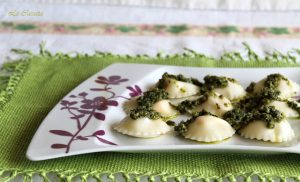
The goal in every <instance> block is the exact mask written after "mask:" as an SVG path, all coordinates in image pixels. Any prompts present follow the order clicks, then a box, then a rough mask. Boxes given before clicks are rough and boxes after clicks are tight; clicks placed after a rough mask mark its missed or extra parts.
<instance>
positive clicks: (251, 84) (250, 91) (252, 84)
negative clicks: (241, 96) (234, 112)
mask: <svg viewBox="0 0 300 182" xmlns="http://www.w3.org/2000/svg"><path fill="white" fill-rule="evenodd" d="M255 85H256V83H255V82H251V83H250V85H249V86H248V87H247V88H246V92H248V93H253V91H254V86H255Z"/></svg>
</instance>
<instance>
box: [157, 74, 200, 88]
mask: <svg viewBox="0 0 300 182" xmlns="http://www.w3.org/2000/svg"><path fill="white" fill-rule="evenodd" d="M168 79H173V80H177V81H182V82H187V83H192V84H194V85H197V86H199V87H202V86H203V83H202V82H200V81H199V80H197V79H196V78H187V77H184V76H183V75H182V74H179V75H172V74H169V73H167V72H166V73H164V74H163V75H162V77H161V79H159V81H158V84H157V88H160V89H163V88H165V87H166V85H167V84H168V82H167V80H168Z"/></svg>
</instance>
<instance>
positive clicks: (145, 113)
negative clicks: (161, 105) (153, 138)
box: [130, 107, 162, 120]
mask: <svg viewBox="0 0 300 182" xmlns="http://www.w3.org/2000/svg"><path fill="white" fill-rule="evenodd" d="M130 117H131V118H132V119H134V120H136V119H139V118H144V117H146V118H149V119H153V120H156V119H160V118H162V117H161V115H160V114H159V112H157V111H155V110H153V109H149V108H146V107H137V108H135V109H133V110H131V111H130Z"/></svg>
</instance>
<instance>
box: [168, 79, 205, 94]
mask: <svg viewBox="0 0 300 182" xmlns="http://www.w3.org/2000/svg"><path fill="white" fill-rule="evenodd" d="M165 83H166V85H165V87H164V89H165V90H166V92H167V93H168V94H169V98H170V99H174V98H183V97H189V96H192V95H196V94H198V93H199V92H200V88H199V87H198V86H196V85H194V84H192V83H187V82H182V81H177V80H175V79H170V78H167V79H166V80H165Z"/></svg>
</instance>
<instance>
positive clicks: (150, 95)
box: [137, 88, 168, 108]
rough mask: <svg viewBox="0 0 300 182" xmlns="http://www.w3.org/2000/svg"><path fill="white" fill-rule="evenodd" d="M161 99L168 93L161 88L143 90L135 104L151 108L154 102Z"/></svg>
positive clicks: (165, 97) (166, 97)
mask: <svg viewBox="0 0 300 182" xmlns="http://www.w3.org/2000/svg"><path fill="white" fill-rule="evenodd" d="M163 99H168V93H167V92H166V91H165V90H163V89H159V88H155V89H153V90H150V91H147V92H145V93H144V95H143V96H142V97H140V98H138V99H137V104H138V106H140V107H147V108H151V107H152V106H153V104H154V103H156V102H158V101H160V100H163Z"/></svg>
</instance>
